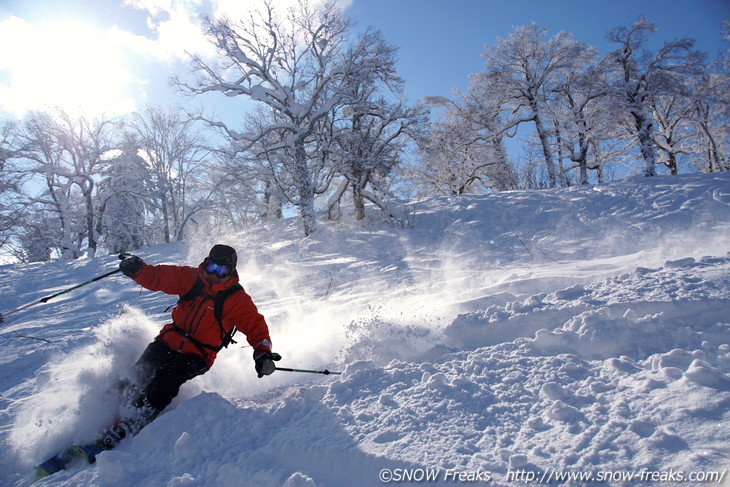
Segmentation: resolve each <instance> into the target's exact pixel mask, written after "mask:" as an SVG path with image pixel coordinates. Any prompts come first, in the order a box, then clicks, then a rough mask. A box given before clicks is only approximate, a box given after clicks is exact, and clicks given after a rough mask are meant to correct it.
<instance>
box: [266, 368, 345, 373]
mask: <svg viewBox="0 0 730 487" xmlns="http://www.w3.org/2000/svg"><path fill="white" fill-rule="evenodd" d="M276 370H282V371H284V372H304V373H307V374H324V375H330V374H335V375H341V374H342V372H330V371H329V370H327V369H324V370H304V369H290V368H288V367H277V368H276Z"/></svg>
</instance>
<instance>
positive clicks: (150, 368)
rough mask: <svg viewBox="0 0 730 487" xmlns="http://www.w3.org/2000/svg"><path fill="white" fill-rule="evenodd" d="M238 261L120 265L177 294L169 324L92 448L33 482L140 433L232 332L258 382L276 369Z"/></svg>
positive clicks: (215, 256) (231, 257) (228, 257)
mask: <svg viewBox="0 0 730 487" xmlns="http://www.w3.org/2000/svg"><path fill="white" fill-rule="evenodd" d="M237 260H238V258H237V255H236V251H235V250H234V249H233V248H232V247H229V246H228V245H220V244H218V245H214V246H213V248H212V249H210V252H209V254H208V256H207V257H206V258H205V259H204V260H203V262H202V263H201V264H200V265H199V266H198V267H185V266H174V265H149V264H146V263H145V262H143V261H142V259H140V258H139V257H137V256H130V257H128V258H125V259H124V260H122V262H121V263H120V264H119V269H120V270H121V272H122V273H124V274H125V275H127V276H129V277H131V278H132V279H134V281H135V282H137V283H138V284H140V285H141V286H143V287H145V288H147V289H149V290H151V291H162V292H163V293H166V294H177V295H178V296H180V299H179V300H178V302H177V305H176V306H175V308H174V309H173V310H172V316H171V317H172V321H171V322H170V323H168V324H166V325H165V326H164V327H163V328H162V330H161V331H160V333H159V334H158V335H157V337H156V338H155V339H154V341H152V343H150V344H149V345H148V346H147V348H146V349H145V351H144V352H143V353H142V356H141V357H140V358H139V360H138V361H137V363H136V365H135V371H136V375H137V377H136V378H135V380H133V381H132V382H131V383H129V384H126V387H125V390H124V396H125V398H126V399H127V400H128V404H127V405H125V406H124V407H123V408H122V411H121V415H120V416H121V418H120V420H119V421H118V422H117V423H116V424H114V426H112V427H111V428H110V429H109V430H108V431H107V432H106V433H104V435H103V436H102V437H101V438H100V439H99V440H97V441H96V442H94V443H90V444H88V445H72V446H70V447H68V448H66V449H65V450H63V451H61V452H60V453H59V454H58V455H55V456H54V457H52V458H50V459H48V460H47V461H45V462H43V463H42V464H40V465H39V466H37V467H36V475H37V477H39V478H41V477H45V476H47V475H51V474H52V473H54V472H58V471H59V470H62V469H65V468H66V467H67V466H68V465H69V464H70V462H72V461H73V459H74V458H75V457H82V458H85V459H86V460H87V461H88V462H89V463H94V462H95V461H96V455H98V454H99V453H101V452H102V451H104V450H109V449H111V448H114V447H115V446H116V445H117V444H118V443H119V442H120V441H122V439H124V438H125V437H127V436H129V435H135V434H136V433H138V432H139V431H140V430H141V429H142V428H144V427H145V426H146V425H147V424H149V423H150V422H151V421H152V420H154V419H155V418H156V417H157V416H158V415H159V414H160V413H161V412H162V411H163V410H164V409H165V408H166V407H167V405H168V404H170V402H171V401H172V399H173V398H174V397H175V396H177V394H178V392H179V390H180V386H182V384H184V383H185V382H187V381H188V380H190V379H192V378H194V377H197V376H198V375H200V374H204V373H205V372H207V371H208V370H209V369H210V367H211V366H212V365H213V362H214V361H215V358H216V355H217V353H218V352H219V351H220V350H221V349H222V348H223V347H227V346H228V344H229V343H232V342H233V338H232V336H233V334H234V333H235V331H236V330H240V331H241V332H243V333H244V334H245V335H246V339H247V341H248V343H249V344H250V345H251V346H252V347H253V359H254V367H255V369H256V372H257V373H258V376H259V378H261V377H263V376H265V375H271V374H272V373H273V372H274V371H275V370H276V366H275V364H274V361H276V360H280V359H281V356H280V355H279V354H277V353H272V351H271V339H270V338H269V328H268V325H267V324H266V320H265V319H264V317H263V316H262V315H261V314H260V313H259V312H258V310H257V309H256V306H255V305H254V303H253V301H252V300H251V297H250V296H249V295H248V294H247V293H246V291H244V290H243V287H241V285H240V284H239V282H238V272H237V271H236V264H237ZM233 343H235V342H233ZM327 373H329V372H327Z"/></svg>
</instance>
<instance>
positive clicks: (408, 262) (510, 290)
mask: <svg viewBox="0 0 730 487" xmlns="http://www.w3.org/2000/svg"><path fill="white" fill-rule="evenodd" d="M404 211H406V212H407V214H408V217H407V219H408V221H409V224H407V225H404V226H402V227H400V226H398V227H396V226H389V225H387V224H385V223H382V222H375V221H373V222H369V223H365V224H363V225H354V224H344V223H343V224H336V223H323V224H321V226H320V228H319V230H318V232H316V233H315V234H314V235H312V236H311V237H310V238H307V239H300V238H299V234H300V229H299V226H298V223H297V222H296V221H294V220H292V221H284V222H277V223H275V224H270V225H265V226H261V227H256V228H253V229H249V230H246V231H244V232H230V233H229V234H228V235H227V236H224V237H217V238H216V237H213V236H210V235H206V236H205V237H201V238H199V239H197V240H196V241H194V242H191V243H188V244H170V245H164V246H158V247H155V248H152V249H146V250H144V251H142V252H140V255H141V256H142V257H143V258H144V259H145V260H146V261H148V262H150V263H187V264H197V263H198V262H200V260H201V259H202V257H203V256H204V255H205V253H206V252H207V250H208V248H209V247H210V246H211V245H212V244H213V243H215V242H216V241H219V240H220V241H223V242H225V243H229V244H232V245H234V246H235V247H236V248H237V249H238V250H239V254H240V256H241V259H242V261H243V262H242V263H241V265H240V266H239V272H240V274H241V275H242V281H243V284H244V286H245V287H246V289H247V291H248V292H249V294H251V295H252V296H253V298H254V300H255V301H256V303H257V304H258V306H259V309H260V310H261V311H262V313H264V314H265V315H266V317H267V319H268V321H269V324H270V327H271V331H272V338H273V340H274V345H275V349H276V351H278V352H279V353H281V354H282V355H283V356H284V360H283V361H282V362H281V365H282V366H289V367H297V368H308V369H324V368H328V369H329V370H333V371H342V372H343V374H342V375H341V376H334V375H330V376H324V375H313V374H297V373H286V372H277V373H275V374H274V375H272V376H270V377H267V378H264V379H257V378H256V376H255V372H254V370H253V362H252V360H251V357H250V355H251V350H250V348H244V347H242V344H243V342H242V343H239V344H238V345H236V346H233V347H231V348H229V349H228V350H226V351H224V352H223V353H222V354H221V355H220V356H219V359H218V362H217V363H216V365H215V366H214V368H213V369H212V370H211V371H210V372H209V373H208V374H206V375H205V376H202V377H199V378H196V379H195V380H193V381H192V382H190V383H188V384H186V385H185V386H184V387H183V390H182V391H181V394H180V396H179V398H178V399H177V400H176V401H175V402H174V403H173V404H172V405H171V407H170V408H169V409H168V410H167V411H166V412H165V413H164V414H163V415H161V416H160V417H159V418H158V419H157V420H155V421H154V422H153V423H152V424H150V425H149V426H148V427H147V428H145V429H144V430H143V431H142V432H141V433H140V434H139V435H138V436H137V437H135V438H132V439H128V440H126V441H125V442H123V443H122V444H121V445H120V446H119V447H118V448H117V449H116V450H113V451H110V452H105V453H103V454H102V455H100V456H99V459H98V462H97V465H96V466H94V467H91V468H87V469H82V470H72V471H68V472H60V473H58V474H55V475H53V476H51V477H49V478H47V479H44V480H42V481H41V482H39V483H38V484H36V485H55V486H61V485H64V486H74V487H77V486H126V485H139V486H150V487H151V486H155V487H157V486H167V485H169V486H248V485H251V486H259V487H265V486H281V485H286V486H289V487H298V486H315V485H316V486H319V487H323V486H330V487H338V486H343V485H347V486H355V487H358V486H377V485H382V484H383V482H388V481H392V482H393V483H398V484H399V485H400V484H411V483H413V484H414V485H428V484H432V485H442V484H444V483H446V484H447V485H448V484H449V483H450V484H460V483H481V484H483V483H487V481H489V485H505V486H506V485H515V484H520V483H525V482H527V481H534V482H535V483H537V482H538V481H543V482H542V483H564V480H566V479H565V478H563V477H560V476H563V475H573V476H580V475H583V476H588V475H591V476H593V477H592V478H591V479H588V478H585V477H584V478H583V479H582V480H572V481H570V482H567V483H568V484H569V485H586V484H589V483H594V484H595V482H599V481H602V482H603V483H604V485H606V484H608V485H617V484H622V483H623V480H624V479H625V478H626V476H632V475H633V477H631V484H632V485H649V484H651V485H655V484H656V481H670V482H669V483H670V484H671V481H673V480H675V481H676V480H682V479H683V480H684V482H683V483H682V485H694V484H696V483H698V481H699V480H702V478H701V477H702V476H705V477H707V476H711V475H713V474H720V475H721V474H723V472H724V477H723V479H722V481H727V477H730V473H727V472H726V470H725V469H726V468H727V467H728V465H730V461H729V460H728V458H729V455H730V451H728V445H730V428H728V427H727V426H728V424H730V253H729V251H730V175H727V174H720V175H689V176H680V177H658V178H652V179H643V178H642V179H634V180H629V181H625V182H622V183H615V184H610V185H605V186H596V187H592V188H575V189H561V190H551V191H540V192H513V193H503V194H498V195H491V196H462V197H458V198H437V199H432V200H427V201H422V202H419V203H416V204H413V205H411V206H409V207H408V208H406V209H404ZM114 266H116V262H115V261H114V258H113V257H109V258H97V259H94V260H82V261H77V262H71V263H69V262H56V263H49V264H32V265H23V266H15V265H10V266H3V267H0V293H1V294H2V296H3V300H2V305H1V307H2V309H0V312H7V311H9V310H12V309H14V308H16V307H18V306H20V305H22V304H25V303H27V302H32V301H37V300H38V299H40V298H41V297H43V296H46V295H49V294H52V293H54V292H56V291H58V290H61V289H64V288H67V287H70V286H72V285H74V284H76V283H79V282H83V281H85V280H87V279H89V278H91V277H93V276H95V275H99V274H102V273H104V272H107V271H108V270H110V269H113V268H114ZM174 302H175V297H172V296H164V295H160V294H156V293H150V292H148V291H145V290H142V289H140V288H139V287H138V286H136V285H134V283H132V282H131V281H130V280H128V279H127V278H125V277H124V276H119V275H117V276H115V277H111V278H108V279H106V280H103V281H100V282H98V283H95V284H91V285H89V286H86V287H83V288H81V289H79V290H77V291H74V292H72V293H69V294H67V295H64V296H62V297H59V298H57V299H54V300H52V301H50V302H48V303H46V304H39V305H37V306H33V307H30V308H28V309H26V310H23V311H21V312H19V313H16V314H13V315H11V316H8V318H7V320H6V323H4V324H3V325H2V326H1V327H0V340H2V341H1V343H2V348H0V363H1V364H2V367H1V368H0V390H1V391H2V397H1V398H0V408H1V410H0V442H1V443H2V451H3V455H2V460H0V484H2V485H24V484H26V483H27V481H28V476H29V472H30V470H31V467H32V465H33V464H35V463H37V462H39V461H41V460H42V459H44V457H46V456H48V455H49V454H52V453H54V452H55V450H57V449H59V448H60V447H62V446H64V445H65V444H67V443H69V442H73V441H85V440H88V439H90V438H94V436H95V435H96V434H97V433H98V432H99V430H101V429H102V428H103V427H104V426H106V425H107V424H108V423H109V422H110V421H112V419H113V413H114V409H115V408H116V407H117V402H118V400H117V398H116V396H115V384H116V383H117V382H118V381H119V379H120V378H123V377H124V375H125V374H127V373H128V372H129V370H130V367H131V364H133V362H134V361H135V360H136V358H137V356H138V355H139V353H140V352H141V351H142V350H143V348H144V347H145V345H146V344H147V342H148V341H149V340H150V339H151V338H152V337H153V336H154V334H155V333H156V332H157V330H158V329H159V327H160V326H161V324H163V323H164V322H165V320H166V317H167V314H166V313H165V308H166V307H167V306H169V305H170V304H172V303H174ZM459 475H461V477H459ZM680 475H681V477H680ZM690 475H692V477H690ZM698 475H699V476H700V478H698ZM407 480H412V481H413V482H408V481H407ZM548 481H549V482H548ZM714 484H715V485H716V484H717V482H714Z"/></svg>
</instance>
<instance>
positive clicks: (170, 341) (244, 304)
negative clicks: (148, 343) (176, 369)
mask: <svg viewBox="0 0 730 487" xmlns="http://www.w3.org/2000/svg"><path fill="white" fill-rule="evenodd" d="M198 277H200V279H201V280H202V282H203V285H204V288H203V294H205V295H209V297H204V296H197V297H196V298H195V299H192V300H189V301H183V302H182V303H179V304H178V305H177V306H175V308H173V310H172V321H173V323H174V324H175V325H177V328H178V329H176V327H175V326H174V325H173V324H172V323H168V324H167V325H165V326H164V327H163V328H162V330H161V331H160V334H159V335H158V336H157V338H156V340H159V341H162V342H164V343H166V344H167V345H168V346H169V347H170V348H171V349H172V350H175V351H177V352H180V353H190V354H197V355H200V356H202V357H203V358H204V359H205V361H206V363H207V364H208V367H209V368H210V366H211V365H213V361H214V360H215V358H216V355H217V354H216V352H215V351H214V350H209V349H207V348H205V349H203V350H201V347H199V346H198V345H196V344H195V343H194V341H193V340H190V339H189V338H186V337H185V335H184V333H181V332H180V331H179V329H181V330H183V332H186V333H187V334H189V336H190V337H192V338H193V339H194V340H196V341H198V342H200V343H204V344H206V345H210V346H212V347H218V346H220V345H221V341H222V339H223V337H224V334H223V332H222V331H221V327H220V325H219V324H218V320H217V319H216V318H215V316H214V314H213V304H214V301H213V299H210V297H212V298H215V296H216V295H217V294H218V292H220V291H222V290H224V289H227V288H228V287H230V286H232V285H234V284H235V283H237V282H238V272H236V271H234V273H233V275H232V276H231V278H230V279H229V280H228V281H227V282H225V283H223V284H211V283H210V282H208V281H207V280H206V279H205V273H204V271H203V266H202V264H201V265H200V266H199V267H197V268H196V267H185V266H173V265H148V264H144V265H143V266H142V270H141V271H140V273H139V274H137V275H136V276H135V277H134V280H135V282H137V283H138V284H139V285H141V286H142V287H145V288H147V289H149V290H150V291H162V292H163V293H165V294H177V295H178V296H183V295H185V294H186V293H187V292H188V291H190V289H192V287H193V285H194V284H195V281H196V279H197V278H198ZM222 322H223V328H224V330H225V331H226V332H228V331H229V330H231V329H233V327H234V326H235V327H236V328H237V329H238V330H239V331H241V332H243V333H244V334H245V335H246V340H247V341H248V343H249V344H250V345H251V346H252V347H253V348H254V349H263V350H266V351H268V352H270V351H271V338H269V327H268V325H267V324H266V320H265V319H264V317H263V316H262V315H261V314H260V313H259V312H258V309H256V305H254V303H253V300H251V296H249V295H248V294H247V293H246V291H238V292H236V293H233V294H231V295H230V296H228V298H226V300H225V303H224V305H223V319H222Z"/></svg>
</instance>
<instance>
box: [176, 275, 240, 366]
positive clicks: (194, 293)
mask: <svg viewBox="0 0 730 487" xmlns="http://www.w3.org/2000/svg"><path fill="white" fill-rule="evenodd" d="M203 289H205V284H204V283H203V281H202V280H201V279H200V277H198V278H197V279H196V280H195V284H193V287H191V288H190V290H189V291H188V292H186V293H185V294H183V295H182V296H180V299H178V300H177V303H176V304H175V306H177V305H179V304H180V303H182V302H185V301H192V300H193V299H195V298H197V297H199V296H203V298H205V299H211V300H213V303H214V304H213V316H215V319H216V321H217V322H218V327H219V328H220V331H221V344H220V346H218V347H214V346H212V345H208V344H206V343H202V342H200V341H198V340H196V339H194V338H193V337H192V336H190V334H188V333H187V332H186V331H185V330H183V329H182V328H180V327H179V326H178V325H177V324H176V323H174V322H173V323H172V325H173V328H172V329H171V330H170V331H173V330H174V331H176V332H178V333H180V334H182V335H183V336H185V338H187V339H188V340H190V341H191V342H193V344H194V345H195V346H196V347H198V349H199V350H200V351H201V352H203V355H204V356H207V355H208V354H207V352H206V351H205V349H209V350H213V351H214V352H216V353H218V352H220V351H221V349H223V348H228V345H230V344H231V343H237V342H236V341H235V340H234V339H233V335H234V334H235V333H236V327H235V326H233V327H232V328H231V329H230V330H229V331H226V330H225V328H223V304H224V303H225V301H226V299H228V297H229V296H230V295H232V294H234V293H237V292H238V291H243V286H241V284H240V283H236V284H234V285H233V286H231V287H229V288H228V289H224V290H223V291H221V292H219V293H218V294H217V295H216V296H215V298H214V297H213V296H211V295H209V294H207V293H204V292H203ZM168 309H169V308H168Z"/></svg>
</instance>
